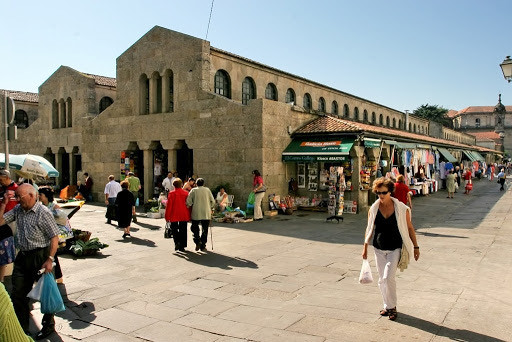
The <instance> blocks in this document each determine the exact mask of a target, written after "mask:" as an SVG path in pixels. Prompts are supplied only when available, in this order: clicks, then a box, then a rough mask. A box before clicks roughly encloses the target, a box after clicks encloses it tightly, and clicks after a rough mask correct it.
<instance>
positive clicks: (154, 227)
mask: <svg viewBox="0 0 512 342" xmlns="http://www.w3.org/2000/svg"><path fill="white" fill-rule="evenodd" d="M135 224H136V225H137V226H139V227H142V228H147V229H151V230H158V229H161V228H163V227H161V226H156V225H154V224H148V223H142V222H140V221H137V223H135ZM132 228H133V226H132V227H131V228H130V229H132Z"/></svg>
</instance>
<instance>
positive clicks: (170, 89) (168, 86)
mask: <svg viewBox="0 0 512 342" xmlns="http://www.w3.org/2000/svg"><path fill="white" fill-rule="evenodd" d="M163 82H164V85H163V88H164V89H163V90H162V92H163V94H164V95H163V98H164V99H163V103H164V112H166V113H172V112H174V73H173V72H172V70H171V69H167V70H165V73H164V81H163Z"/></svg>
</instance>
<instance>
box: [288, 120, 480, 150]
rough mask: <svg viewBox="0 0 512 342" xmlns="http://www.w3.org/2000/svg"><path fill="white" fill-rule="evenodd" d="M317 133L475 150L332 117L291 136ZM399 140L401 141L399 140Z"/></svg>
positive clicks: (299, 130)
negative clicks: (361, 135) (363, 135)
mask: <svg viewBox="0 0 512 342" xmlns="http://www.w3.org/2000/svg"><path fill="white" fill-rule="evenodd" d="M315 133H316V134H318V133H326V134H329V133H365V134H368V133H370V135H380V136H383V137H387V138H390V139H395V138H396V139H397V140H402V141H403V140H404V139H405V140H414V141H417V142H424V143H431V144H434V145H440V146H449V147H455V148H466V149H467V148H476V146H472V145H466V144H461V143H458V142H455V141H451V140H445V139H439V138H434V137H430V136H426V135H422V134H417V133H411V132H407V131H404V130H399V129H394V128H388V127H380V126H373V125H369V124H364V123H360V122H355V121H349V120H344V119H339V118H335V117H332V116H328V115H326V116H322V117H319V118H317V119H314V120H313V121H311V122H309V123H307V124H306V125H304V126H302V127H301V128H299V129H297V130H296V131H295V132H294V133H293V135H303V134H315ZM400 138H401V139H400Z"/></svg>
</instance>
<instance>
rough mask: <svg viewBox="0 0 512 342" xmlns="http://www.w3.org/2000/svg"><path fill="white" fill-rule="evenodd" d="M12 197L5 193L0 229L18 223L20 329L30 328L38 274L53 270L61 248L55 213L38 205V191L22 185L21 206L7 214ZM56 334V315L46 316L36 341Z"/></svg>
mask: <svg viewBox="0 0 512 342" xmlns="http://www.w3.org/2000/svg"><path fill="white" fill-rule="evenodd" d="M12 196H13V195H12V194H10V193H6V194H5V195H4V199H5V200H4V201H3V202H2V204H0V225H1V224H4V223H10V222H14V221H16V224H17V228H16V244H17V246H16V247H17V248H18V249H19V253H18V255H17V256H16V259H15V261H14V270H13V274H12V293H11V299H12V302H13V305H14V310H15V312H16V316H18V320H19V322H20V324H21V327H22V328H23V330H24V331H25V332H28V328H29V316H30V306H29V298H28V297H27V294H28V293H29V292H30V290H31V289H32V286H33V284H34V282H35V281H37V280H38V279H39V276H38V275H37V272H38V271H39V270H40V269H44V271H45V273H50V272H52V270H53V262H54V260H55V253H56V252H57V247H58V245H59V228H58V227H57V224H56V223H55V219H54V218H53V215H52V213H51V212H50V210H49V209H48V208H46V207H45V206H44V205H43V204H42V203H41V202H37V191H36V189H34V187H33V186H32V185H30V184H22V185H20V186H19V187H18V189H16V197H17V199H18V201H19V205H17V206H16V207H14V209H13V210H11V211H9V212H7V213H5V214H4V210H5V206H6V202H7V201H8V200H10V198H11V197H12ZM54 331H55V319H54V315H53V314H44V315H43V321H42V329H41V330H40V331H39V332H38V333H37V335H36V339H42V338H45V337H47V336H49V335H50V334H52V333H53V332H54Z"/></svg>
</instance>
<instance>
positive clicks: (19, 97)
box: [0, 89, 39, 103]
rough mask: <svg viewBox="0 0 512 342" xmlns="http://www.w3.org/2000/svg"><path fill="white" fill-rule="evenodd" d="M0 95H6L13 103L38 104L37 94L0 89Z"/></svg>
mask: <svg viewBox="0 0 512 342" xmlns="http://www.w3.org/2000/svg"><path fill="white" fill-rule="evenodd" d="M0 94H1V95H2V96H4V95H5V94H7V96H9V97H10V98H11V99H13V100H14V101H22V102H32V103H38V102H39V94H37V93H27V92H24V91H17V90H4V89H0Z"/></svg>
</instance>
